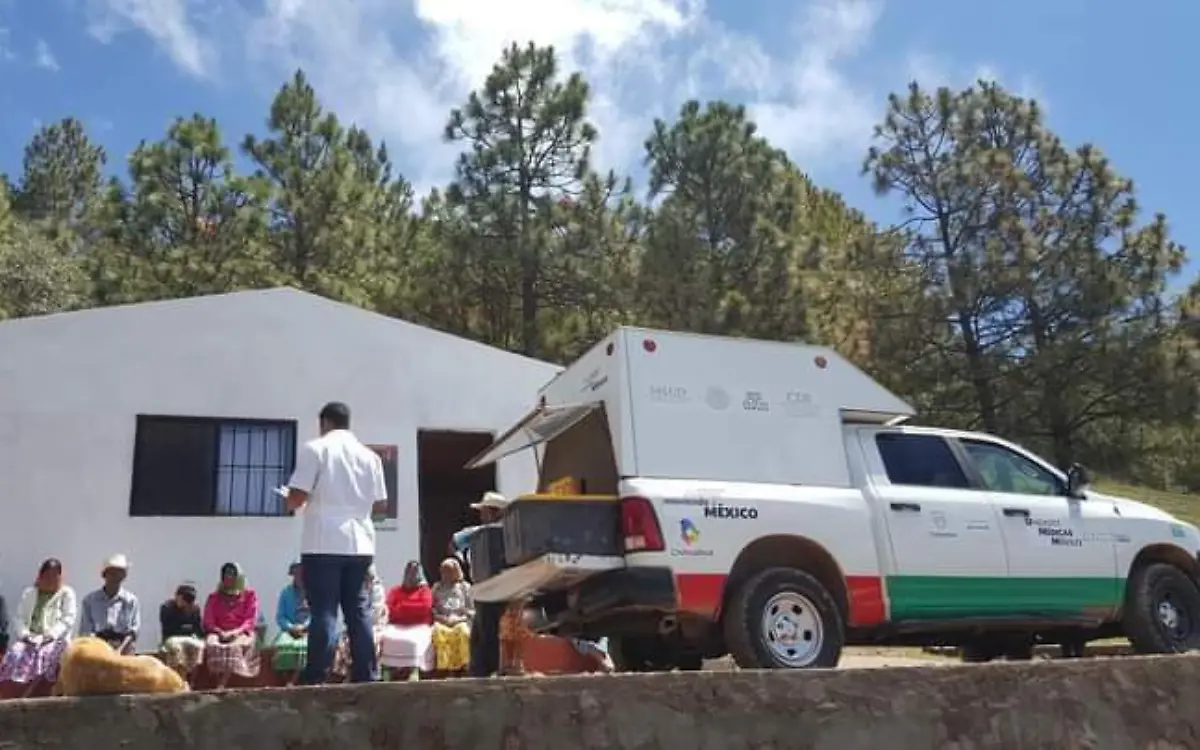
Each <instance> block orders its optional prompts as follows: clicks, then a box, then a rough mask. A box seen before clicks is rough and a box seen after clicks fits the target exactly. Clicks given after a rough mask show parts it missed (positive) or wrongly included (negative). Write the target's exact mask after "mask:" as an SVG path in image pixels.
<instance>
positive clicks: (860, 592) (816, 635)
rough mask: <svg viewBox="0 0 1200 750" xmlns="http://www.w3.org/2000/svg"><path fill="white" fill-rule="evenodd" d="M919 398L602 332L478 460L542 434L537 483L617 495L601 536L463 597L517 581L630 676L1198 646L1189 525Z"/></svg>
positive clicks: (849, 375) (837, 369)
mask: <svg viewBox="0 0 1200 750" xmlns="http://www.w3.org/2000/svg"><path fill="white" fill-rule="evenodd" d="M912 414H913V409H912V408H911V407H910V406H909V405H908V404H906V403H904V402H903V401H902V400H900V399H899V398H897V397H896V396H894V395H893V394H892V393H890V392H888V391H887V390H886V389H884V388H883V387H882V386H880V385H879V384H878V383H876V382H875V381H874V380H872V379H871V378H870V377H868V376H867V375H866V374H865V373H863V372H862V371H860V370H858V369H857V368H855V367H854V366H853V365H852V364H850V363H849V362H847V361H846V360H844V359H843V358H841V357H840V356H838V355H837V354H836V353H834V352H833V351H831V350H828V349H824V348H820V347H813V346H805V345H798V344H784V343H775V342H760V341H751V340H744V339H730V338H718V337H711V336H700V335H692V334H681V333H671V332H665V331H653V330H646V329H638V328H621V329H618V330H617V331H616V332H615V333H613V334H612V335H610V336H609V337H607V338H606V339H604V340H603V341H601V342H600V343H599V344H598V345H597V346H595V347H594V348H593V349H591V350H590V351H589V352H588V353H587V354H585V355H584V356H583V357H582V358H580V359H579V360H578V361H577V362H575V363H574V364H572V365H571V366H570V367H568V368H567V369H566V370H565V371H563V372H562V373H560V374H559V375H558V376H557V377H556V378H554V379H553V380H552V381H551V382H550V383H548V384H547V385H546V386H544V387H543V389H542V390H541V392H540V395H539V398H538V402H537V405H536V408H534V410H533V411H532V412H531V413H530V414H529V415H528V416H527V417H526V418H525V419H523V420H522V421H521V422H520V423H519V424H517V425H516V426H514V427H513V429H511V430H510V431H509V432H508V433H506V434H505V435H504V436H502V437H501V438H500V439H498V440H497V442H496V443H495V444H494V445H493V446H492V447H491V448H489V449H488V450H487V451H486V452H484V453H483V454H481V455H480V456H479V457H477V458H476V459H475V460H474V461H473V462H472V465H482V464H486V463H488V462H491V461H495V460H498V459H499V458H500V457H502V456H504V455H508V454H509V453H512V452H514V451H517V450H521V449H525V448H529V447H532V446H538V445H540V446H542V447H541V448H538V450H540V451H541V452H542V455H541V469H542V471H541V474H542V478H541V484H540V487H539V492H540V493H541V494H540V495H538V497H540V498H541V499H543V500H544V499H545V498H546V496H547V495H548V494H549V495H552V494H553V492H555V491H557V490H555V489H554V488H555V487H562V486H563V483H564V482H565V483H567V484H568V485H569V486H570V487H572V488H573V489H572V490H570V492H573V493H574V494H575V495H577V496H583V497H601V498H604V497H608V498H612V503H613V513H614V518H615V519H619V520H614V523H615V524H619V528H620V531H619V533H617V534H615V535H614V536H615V538H616V539H617V540H618V541H617V542H616V543H615V546H614V548H613V549H611V550H595V549H592V550H588V551H584V552H580V551H577V550H572V549H558V550H553V551H549V552H546V553H545V554H541V555H540V556H538V557H537V558H536V559H532V560H528V561H526V562H523V563H522V564H519V565H515V566H514V567H510V568H508V569H506V570H503V571H501V572H499V573H496V574H495V575H493V576H492V577H490V578H487V579H485V580H483V581H480V582H478V583H477V584H476V586H475V596H476V598H477V599H479V600H482V601H509V600H522V599H528V600H529V601H531V602H533V603H534V604H535V605H537V606H539V607H541V608H542V610H543V611H544V612H545V615H546V621H545V622H546V625H545V627H546V628H548V629H552V630H555V631H556V632H561V633H572V634H580V635H584V636H593V637H595V636H607V637H609V638H610V640H611V642H612V644H613V648H612V650H613V655H614V658H615V659H617V661H618V662H619V663H621V664H622V665H624V666H625V667H626V668H629V669H637V670H652V669H670V668H674V667H678V668H685V669H692V668H698V667H699V664H700V660H701V659H702V658H706V657H707V658H712V657H717V656H720V655H723V654H726V653H728V654H732V656H733V657H734V659H735V660H736V661H737V663H738V664H739V665H740V666H742V667H750V668H805V667H829V666H833V665H836V664H837V662H838V659H839V657H840V654H841V651H842V649H843V647H844V646H846V645H857V644H895V645H947V646H955V645H956V646H961V647H962V648H963V653H964V657H965V658H967V659H970V660H975V661H981V660H987V659H990V658H995V657H1000V656H1005V657H1008V658H1027V657H1028V656H1029V654H1030V653H1031V652H1032V647H1033V645H1034V643H1036V642H1044V643H1058V644H1062V645H1063V646H1064V649H1069V650H1071V651H1078V650H1081V649H1082V645H1083V644H1084V643H1085V642H1086V641H1087V640H1089V639H1095V638H1102V637H1110V636H1114V635H1125V636H1128V637H1129V639H1130V640H1131V641H1132V643H1133V646H1134V648H1135V649H1136V650H1137V651H1139V652H1143V653H1172V652H1179V651H1183V650H1186V649H1188V648H1191V647H1194V646H1196V645H1200V644H1198V637H1200V589H1198V587H1197V585H1198V584H1197V576H1198V575H1200V566H1198V557H1197V553H1198V552H1200V531H1198V530H1197V528H1196V527H1195V526H1193V525H1191V524H1189V523H1185V522H1183V521H1180V520H1179V519H1176V518H1174V517H1172V516H1170V515H1169V514H1167V513H1164V512H1162V511H1160V510H1158V509H1155V508H1153V507H1150V506H1148V505H1144V504H1141V503H1138V502H1134V501H1131V500H1126V499H1122V498H1118V497H1111V496H1108V495H1103V494H1100V493H1097V492H1094V491H1092V490H1091V489H1089V487H1088V485H1089V478H1088V474H1087V471H1086V470H1085V469H1083V468H1082V467H1079V466H1075V467H1072V468H1070V469H1069V470H1067V471H1061V470H1059V469H1058V468H1055V467H1054V466H1052V465H1050V464H1049V463H1047V462H1046V461H1044V460H1042V459H1041V458H1039V457H1038V456H1036V455H1034V454H1032V453H1030V452H1028V451H1026V450H1024V449H1022V448H1021V447H1019V446H1017V445H1013V444H1012V443H1009V442H1006V441H1004V440H1001V439H999V438H997V437H993V436H990V435H983V434H977V433H968V432H958V431H953V430H941V429H933V428H928V427H907V426H902V423H903V422H904V421H905V420H906V419H907V418H909V417H910V416H912ZM518 502H519V501H518ZM506 533H507V530H506Z"/></svg>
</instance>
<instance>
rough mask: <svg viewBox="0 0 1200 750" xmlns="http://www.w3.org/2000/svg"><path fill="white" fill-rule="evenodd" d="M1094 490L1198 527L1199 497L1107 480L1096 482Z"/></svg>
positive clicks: (1199, 517) (1199, 515) (1199, 516)
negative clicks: (1130, 501)
mask: <svg viewBox="0 0 1200 750" xmlns="http://www.w3.org/2000/svg"><path fill="white" fill-rule="evenodd" d="M1096 490H1097V491H1098V492H1104V493H1106V494H1109V495H1117V496H1119V497H1123V498H1127V499H1129V500H1137V501H1138V502H1139V503H1146V504H1147V505H1153V506H1154V507H1156V508H1159V509H1161V510H1165V511H1166V512H1168V513H1170V514H1171V515H1173V516H1175V517H1176V518H1179V519H1180V520H1183V521H1187V522H1188V523H1194V524H1197V525H1200V495H1183V494H1180V493H1178V492H1167V491H1165V490H1152V489H1147V488H1146V487H1135V486H1134V485H1131V484H1121V483H1120V482H1112V481H1109V480H1107V479H1100V480H1097V481H1096Z"/></svg>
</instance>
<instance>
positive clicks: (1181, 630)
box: [1155, 591, 1193, 646]
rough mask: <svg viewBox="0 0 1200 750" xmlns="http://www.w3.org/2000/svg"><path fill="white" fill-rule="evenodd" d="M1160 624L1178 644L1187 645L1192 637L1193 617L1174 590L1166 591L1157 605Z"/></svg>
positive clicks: (1156, 611) (1156, 609)
mask: <svg viewBox="0 0 1200 750" xmlns="http://www.w3.org/2000/svg"><path fill="white" fill-rule="evenodd" d="M1155 614H1156V615H1157V617H1158V624H1159V626H1160V627H1162V629H1163V632H1164V633H1165V634H1166V636H1167V637H1168V638H1169V639H1171V641H1172V642H1173V643H1174V644H1175V645H1177V646H1185V645H1187V644H1188V643H1189V642H1190V641H1191V638H1192V628H1193V623H1192V618H1191V616H1190V614H1189V612H1188V610H1187V607H1186V605H1185V603H1184V602H1181V601H1179V600H1178V599H1177V597H1176V596H1175V595H1174V593H1173V592H1171V591H1167V592H1164V593H1163V595H1162V596H1160V597H1159V599H1158V605H1157V606H1156V607H1155Z"/></svg>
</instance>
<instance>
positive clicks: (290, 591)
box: [271, 562, 312, 685]
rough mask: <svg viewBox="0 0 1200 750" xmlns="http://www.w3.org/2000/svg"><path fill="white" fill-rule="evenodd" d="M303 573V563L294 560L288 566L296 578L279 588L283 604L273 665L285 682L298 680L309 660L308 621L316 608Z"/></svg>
mask: <svg viewBox="0 0 1200 750" xmlns="http://www.w3.org/2000/svg"><path fill="white" fill-rule="evenodd" d="M302 573H303V571H302V570H301V568H300V563H298V562H294V563H292V564H291V565H290V566H288V575H290V576H291V577H292V582H291V583H289V584H288V585H286V586H284V587H283V590H282V591H280V592H279V604H278V605H276V607H275V624H276V625H278V626H279V635H278V636H276V637H275V645H274V647H275V654H274V656H273V657H271V668H272V669H274V670H275V674H277V675H279V676H280V677H281V678H284V684H285V685H294V684H296V679H297V678H299V677H300V672H301V670H303V669H304V664H305V662H306V661H307V660H308V624H309V622H310V621H311V620H312V611H311V610H310V609H309V607H308V597H307V596H306V595H305V593H304V579H303V575H302Z"/></svg>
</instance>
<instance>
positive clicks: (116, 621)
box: [79, 555, 142, 656]
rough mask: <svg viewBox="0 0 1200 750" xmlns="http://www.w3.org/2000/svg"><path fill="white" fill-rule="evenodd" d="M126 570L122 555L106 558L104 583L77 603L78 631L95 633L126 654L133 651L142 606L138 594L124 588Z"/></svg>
mask: <svg viewBox="0 0 1200 750" xmlns="http://www.w3.org/2000/svg"><path fill="white" fill-rule="evenodd" d="M128 571H129V561H128V560H126V559H125V555H113V556H112V557H110V558H108V559H107V560H105V561H104V565H103V566H101V568H100V577H101V578H102V579H104V585H103V586H101V587H100V588H98V589H96V590H95V591H93V592H92V593H90V594H88V595H87V596H85V597H83V601H82V602H80V604H79V634H80V635H91V636H95V637H96V638H99V639H100V640H102V641H104V642H105V643H107V644H108V645H110V646H112V648H113V651H116V652H117V653H118V654H124V655H126V656H129V655H132V654H133V653H135V646H134V644H136V643H137V636H138V631H139V630H141V629H142V606H141V604H140V603H139V602H138V598H137V596H136V595H135V594H134V593H133V592H132V591H130V590H129V589H127V588H125V576H126V574H127V573H128Z"/></svg>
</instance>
